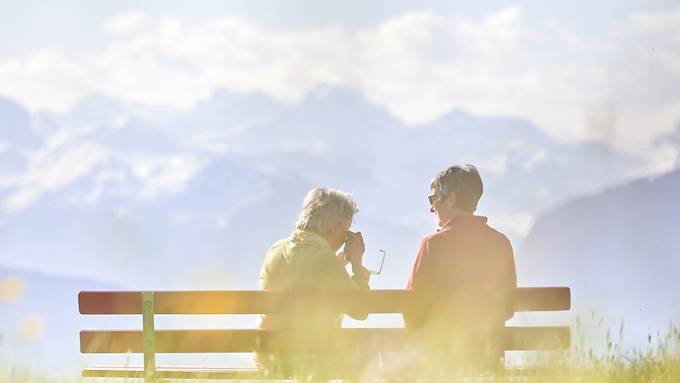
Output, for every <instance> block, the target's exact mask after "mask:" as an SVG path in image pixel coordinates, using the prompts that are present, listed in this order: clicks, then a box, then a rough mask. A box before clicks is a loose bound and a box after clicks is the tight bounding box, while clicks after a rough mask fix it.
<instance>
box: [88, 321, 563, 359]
mask: <svg viewBox="0 0 680 383" xmlns="http://www.w3.org/2000/svg"><path fill="white" fill-rule="evenodd" d="M570 337H571V333H570V329H569V327H506V329H505V338H506V345H505V349H506V350H544V349H564V348H568V347H569V346H570ZM415 341H417V338H416V339H414V333H413V332H412V331H409V330H406V329H404V328H343V329H332V330H325V331H323V332H318V331H310V330H309V329H305V330H276V331H272V330H258V329H239V330H159V331H156V352H158V353H228V352H252V351H255V350H259V351H280V352H326V351H343V350H344V351H347V352H349V351H351V350H354V349H357V348H361V349H368V348H374V349H377V350H383V351H397V350H399V349H401V348H403V347H406V346H408V345H409V344H413V343H414V342H415ZM80 351H81V352H82V353H127V352H132V353H141V352H142V351H143V350H142V331H136V330H115V331H81V332H80Z"/></svg>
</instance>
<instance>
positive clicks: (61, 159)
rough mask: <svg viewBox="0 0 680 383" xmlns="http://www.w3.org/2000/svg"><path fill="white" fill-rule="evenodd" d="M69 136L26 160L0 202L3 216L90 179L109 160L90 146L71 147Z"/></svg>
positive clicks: (52, 141) (67, 133)
mask: <svg viewBox="0 0 680 383" xmlns="http://www.w3.org/2000/svg"><path fill="white" fill-rule="evenodd" d="M71 134H72V132H71V131H69V130H61V131H59V132H58V133H57V134H55V135H54V136H53V137H52V138H51V139H50V140H48V143H47V144H46V146H45V147H44V148H41V149H40V150H37V151H35V152H32V153H30V154H29V157H28V168H27V169H26V171H25V172H23V173H22V174H20V175H17V176H15V177H14V178H13V179H12V180H13V182H12V184H11V185H6V186H11V187H12V189H11V191H10V192H9V193H8V194H7V195H6V196H5V198H4V199H3V200H2V209H3V210H4V211H5V212H6V213H14V212H18V211H21V210H23V209H25V208H27V207H29V206H31V205H33V204H34V203H36V202H37V201H38V200H39V199H40V198H41V197H42V196H43V194H45V193H48V192H54V191H58V190H60V189H62V188H63V187H64V186H66V185H68V184H70V183H72V182H74V181H75V180H77V179H79V178H81V177H83V176H86V175H89V174H90V173H92V171H93V170H94V169H95V168H96V167H97V166H99V165H101V164H105V163H107V162H108V161H110V159H111V153H110V151H109V150H108V149H106V148H105V147H103V146H101V145H99V144H96V143H92V142H87V141H85V142H75V143H70V140H71V139H72V138H70V137H71Z"/></svg>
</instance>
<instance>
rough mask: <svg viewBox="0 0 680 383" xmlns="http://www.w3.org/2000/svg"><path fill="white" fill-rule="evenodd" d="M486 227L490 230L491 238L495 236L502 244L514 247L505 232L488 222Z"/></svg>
mask: <svg viewBox="0 0 680 383" xmlns="http://www.w3.org/2000/svg"><path fill="white" fill-rule="evenodd" d="M486 228H487V230H488V233H489V234H488V235H489V237H490V238H493V239H494V240H496V241H497V242H498V243H499V244H502V245H504V246H509V247H510V248H512V245H511V243H510V240H509V239H508V237H507V236H506V235H505V234H503V233H502V232H500V231H499V230H497V229H495V228H493V227H491V226H489V225H488V224H487V225H486Z"/></svg>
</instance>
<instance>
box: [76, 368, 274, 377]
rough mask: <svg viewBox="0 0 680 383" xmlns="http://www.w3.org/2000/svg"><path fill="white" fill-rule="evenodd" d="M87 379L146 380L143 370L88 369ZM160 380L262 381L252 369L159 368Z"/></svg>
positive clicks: (85, 374)
mask: <svg viewBox="0 0 680 383" xmlns="http://www.w3.org/2000/svg"><path fill="white" fill-rule="evenodd" d="M81 376H83V377H85V378H144V376H145V375H144V369H142V368H88V369H85V370H83V371H82V372H81ZM156 378H158V379H243V380H254V379H258V380H259V379H262V375H261V374H260V372H259V371H258V370H257V369H252V368H244V369H238V368H186V367H183V368H158V369H156Z"/></svg>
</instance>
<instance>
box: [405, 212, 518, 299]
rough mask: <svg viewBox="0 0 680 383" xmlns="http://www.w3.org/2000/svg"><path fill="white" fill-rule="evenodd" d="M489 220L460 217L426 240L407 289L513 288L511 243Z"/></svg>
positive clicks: (513, 267) (452, 219)
mask: <svg viewBox="0 0 680 383" xmlns="http://www.w3.org/2000/svg"><path fill="white" fill-rule="evenodd" d="M486 221H487V219H486V217H481V216H475V215H462V216H457V217H455V218H451V219H450V220H449V221H448V222H446V223H445V224H444V227H442V228H441V230H439V231H438V232H436V233H434V234H432V235H429V236H427V237H425V239H423V242H422V243H421V246H420V251H419V252H418V256H417V258H416V261H415V264H414V267H413V273H412V274H411V280H410V281H409V285H408V288H409V289H416V290H456V289H460V288H473V287H475V288H489V289H490V288H503V287H514V285H515V283H516V282H515V272H514V270H515V264H514V257H513V254H512V247H511V246H510V242H509V241H508V239H507V238H506V237H505V235H503V234H501V233H499V232H498V231H496V230H494V229H492V228H491V227H489V226H488V225H487V224H486Z"/></svg>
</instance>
